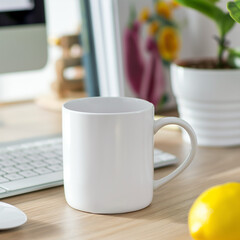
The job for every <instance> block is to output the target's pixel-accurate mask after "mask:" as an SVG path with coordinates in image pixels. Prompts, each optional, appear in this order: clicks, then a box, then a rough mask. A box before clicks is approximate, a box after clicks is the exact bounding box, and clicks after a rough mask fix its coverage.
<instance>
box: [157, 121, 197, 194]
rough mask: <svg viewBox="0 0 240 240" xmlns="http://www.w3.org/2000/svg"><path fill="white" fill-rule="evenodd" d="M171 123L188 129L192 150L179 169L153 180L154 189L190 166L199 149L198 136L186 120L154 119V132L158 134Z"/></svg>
mask: <svg viewBox="0 0 240 240" xmlns="http://www.w3.org/2000/svg"><path fill="white" fill-rule="evenodd" d="M169 124H176V125H179V126H180V127H182V128H184V129H185V130H186V131H187V133H188V135H189V137H190V141H191V150H190V153H189V154H188V156H187V157H186V159H185V160H184V161H183V163H182V164H181V165H180V166H179V167H178V168H177V169H175V170H174V171H173V172H171V173H170V174H169V175H167V176H165V177H163V178H161V179H158V180H153V189H154V190H155V189H157V188H159V187H160V186H162V185H163V184H165V183H167V182H169V181H170V180H172V179H173V178H175V177H176V176H177V175H178V174H180V173H181V172H182V171H183V170H184V169H185V168H186V167H188V165H189V164H190V163H191V162H192V160H193V158H194V156H195V153H196V150H197V137H196V134H195V132H194V130H193V128H192V127H191V126H190V125H189V124H188V123H187V122H186V121H184V120H182V119H180V118H177V117H166V118H161V119H158V120H154V134H156V133H157V132H158V131H159V130H160V128H162V127H164V126H166V125H169Z"/></svg>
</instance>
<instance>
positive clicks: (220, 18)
mask: <svg viewBox="0 0 240 240" xmlns="http://www.w3.org/2000/svg"><path fill="white" fill-rule="evenodd" d="M238 1H240V0H238ZM176 2H178V3H179V4H181V5H183V6H185V7H189V8H192V9H195V10H197V11H198V12H200V13H202V14H204V15H206V16H207V17H209V18H210V19H212V20H213V21H214V22H215V23H216V24H217V26H218V30H219V33H220V35H221V37H223V36H224V35H225V34H226V33H227V32H228V31H229V30H230V29H231V28H232V27H233V25H234V22H233V21H232V19H231V18H230V17H229V16H228V14H226V13H225V12H224V11H223V10H222V9H221V8H219V7H217V6H215V5H214V4H213V3H212V2H211V1H210V0H176Z"/></svg>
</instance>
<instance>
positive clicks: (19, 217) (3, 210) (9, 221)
mask: <svg viewBox="0 0 240 240" xmlns="http://www.w3.org/2000/svg"><path fill="white" fill-rule="evenodd" d="M26 221H27V216H26V214H25V213H24V212H22V211H21V210H20V209H18V208H16V207H14V206H12V205H10V204H8V203H4V202H0V230H6V229H11V228H15V227H19V226H21V225H22V224H24V223H25V222H26Z"/></svg>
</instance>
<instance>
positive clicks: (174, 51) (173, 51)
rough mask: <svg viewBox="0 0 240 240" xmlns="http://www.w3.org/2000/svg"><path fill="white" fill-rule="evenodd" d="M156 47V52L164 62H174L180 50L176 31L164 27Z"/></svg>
mask: <svg viewBox="0 0 240 240" xmlns="http://www.w3.org/2000/svg"><path fill="white" fill-rule="evenodd" d="M157 45H158V51H159V53H160V55H161V56H162V58H163V59H164V60H167V61H172V60H174V59H175V58H176V57H177V55H178V52H179V48H180V40H179V37H178V33H177V31H176V30H175V29H174V28H172V27H165V28H164V29H163V30H162V32H161V33H160V34H159V36H158V40H157Z"/></svg>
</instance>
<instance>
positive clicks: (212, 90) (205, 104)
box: [171, 0, 240, 146]
mask: <svg viewBox="0 0 240 240" xmlns="http://www.w3.org/2000/svg"><path fill="white" fill-rule="evenodd" d="M176 2H178V3H179V4H180V5H183V6H185V7H189V8H192V9H195V10H197V11H199V12H200V13H202V14H204V15H206V16H207V17H209V18H210V19H212V20H213V21H214V22H215V23H216V26H217V29H218V32H219V36H215V37H214V39H215V41H216V42H217V44H218V53H217V54H216V55H217V56H216V58H215V59H207V58H206V59H194V60H193V59H187V60H178V61H176V62H175V63H174V64H172V66H171V81H172V88H173V93H174V95H175V97H176V100H177V104H178V110H179V114H180V117H181V118H183V119H185V120H186V121H188V122H189V123H190V124H191V125H192V127H193V128H194V130H195V131H196V134H197V137H198V143H199V145H202V146H233V145H239V144H240V70H239V69H237V68H238V67H239V65H240V64H239V58H240V57H239V56H240V53H239V51H237V50H236V49H232V48H230V44H229V42H228V41H227V39H226V36H227V34H228V33H229V31H230V30H231V29H232V27H233V26H234V24H235V21H234V20H233V19H232V18H231V17H230V15H229V13H225V12H224V11H223V10H222V9H220V8H219V7H218V6H217V5H216V3H217V2H218V0H176ZM202 37H204V36H202Z"/></svg>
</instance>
